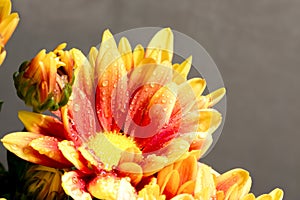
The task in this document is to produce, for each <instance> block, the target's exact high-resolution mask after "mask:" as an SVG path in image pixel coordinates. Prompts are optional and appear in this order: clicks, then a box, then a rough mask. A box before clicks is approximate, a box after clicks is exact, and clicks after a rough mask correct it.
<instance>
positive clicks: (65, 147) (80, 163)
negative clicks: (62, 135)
mask: <svg viewBox="0 0 300 200" xmlns="http://www.w3.org/2000/svg"><path fill="white" fill-rule="evenodd" d="M58 148H59V150H60V151H61V152H62V154H63V155H64V157H65V158H66V159H68V160H69V161H70V162H71V163H72V164H73V165H74V166H75V167H76V168H77V169H79V170H80V171H82V172H83V173H87V174H89V173H92V170H91V169H89V168H88V167H87V166H88V164H87V161H86V160H85V159H84V157H83V156H82V155H81V154H80V152H79V151H77V150H76V148H75V146H74V143H73V142H72V141H68V140H63V141H61V142H59V143H58Z"/></svg>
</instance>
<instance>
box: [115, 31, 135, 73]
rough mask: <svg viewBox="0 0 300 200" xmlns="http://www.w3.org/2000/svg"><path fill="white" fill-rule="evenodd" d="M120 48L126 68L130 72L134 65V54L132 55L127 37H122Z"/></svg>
mask: <svg viewBox="0 0 300 200" xmlns="http://www.w3.org/2000/svg"><path fill="white" fill-rule="evenodd" d="M118 49H119V52H120V54H121V56H122V59H123V61H124V64H125V67H126V70H127V71H128V72H129V71H130V70H131V68H132V67H133V58H132V57H133V56H132V50H131V46H130V43H129V41H128V39H127V38H125V37H122V38H121V40H120V42H119V46H118Z"/></svg>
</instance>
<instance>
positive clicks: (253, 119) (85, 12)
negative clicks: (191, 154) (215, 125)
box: [0, 0, 300, 199]
mask: <svg viewBox="0 0 300 200" xmlns="http://www.w3.org/2000/svg"><path fill="white" fill-rule="evenodd" d="M13 6H14V8H13V9H14V10H15V11H17V12H19V14H20V16H21V22H20V24H19V27H18V28H17V30H16V32H15V34H14V35H13V37H12V39H11V40H10V41H9V42H8V45H7V52H8V56H7V59H6V61H5V63H4V64H3V65H2V67H1V69H0V80H1V84H0V99H3V100H4V101H5V104H4V106H3V109H2V112H1V113H0V123H1V124H0V127H1V135H4V134H6V133H8V132H12V131H17V130H21V129H22V125H21V123H20V122H19V121H18V119H17V111H18V110H20V109H24V108H25V106H24V105H23V103H22V102H21V101H20V100H18V98H17V97H16V95H15V90H14V87H13V82H12V74H13V72H14V71H16V70H17V68H18V66H19V65H20V63H21V62H22V61H24V60H27V59H29V58H31V57H33V56H34V55H35V54H36V53H37V52H38V51H39V50H40V49H42V48H46V49H52V48H54V47H55V46H56V45H57V44H58V43H60V42H62V41H66V42H68V43H69V47H78V48H81V49H83V50H84V52H87V51H88V47H90V46H91V45H94V44H98V42H99V40H100V37H101V32H102V31H103V30H104V29H106V28H110V29H111V30H112V32H114V33H118V32H121V31H124V30H127V29H131V28H136V27H143V26H162V27H165V26H170V27H171V28H173V29H175V30H177V31H179V32H183V33H185V34H187V35H189V36H190V37H192V38H194V39H195V40H196V41H198V42H199V43H200V44H202V46H204V47H205V48H206V50H207V51H208V52H209V54H210V55H211V57H212V58H213V59H214V61H215V62H216V64H217V65H218V67H219V70H220V72H221V74H222V76H223V79H224V82H225V86H226V88H227V91H228V93H227V102H228V106H227V117H226V122H225V126H224V129H223V132H222V135H221V137H220V139H219V141H218V143H217V145H216V146H215V148H214V149H213V151H212V152H210V154H209V155H208V156H207V157H206V158H205V159H203V161H204V162H206V163H208V164H210V165H212V166H213V167H214V168H215V169H217V170H218V171H220V172H223V171H226V170H229V169H231V168H235V167H242V168H245V169H247V170H249V171H250V173H251V175H252V178H253V187H252V190H253V191H254V193H255V194H260V193H262V192H268V191H270V190H271V189H272V188H274V187H282V188H283V189H284V190H285V192H286V196H285V199H299V195H297V190H296V189H298V188H299V186H300V181H299V179H300V175H299V174H300V172H299V169H300V159H299V153H300V145H299V139H300V136H299V124H300V103H299V102H300V101H299V97H300V91H299V83H298V81H299V75H300V25H299V19H300V1H298V0H259V1H246V0H245V1H241V0H232V1H229V0H227V1H224V0H223V1H199V0H191V1H182V0H165V1H144V0H127V1H125V0H124V1H114V0H107V1H102V0H89V1H86V0H76V1H74V0H64V1H60V0H51V1H44V0H43V1H41V0H22V1H14V2H13ZM194 56H195V55H194ZM0 156H1V162H3V163H5V151H4V148H3V147H2V146H1V154H0ZM298 190H299V189H298Z"/></svg>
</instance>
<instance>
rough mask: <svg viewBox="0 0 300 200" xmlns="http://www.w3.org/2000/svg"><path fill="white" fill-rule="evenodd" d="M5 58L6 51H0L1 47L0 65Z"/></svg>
mask: <svg viewBox="0 0 300 200" xmlns="http://www.w3.org/2000/svg"><path fill="white" fill-rule="evenodd" d="M5 57H6V51H5V49H1V46H0V65H2V63H3V61H4V59H5Z"/></svg>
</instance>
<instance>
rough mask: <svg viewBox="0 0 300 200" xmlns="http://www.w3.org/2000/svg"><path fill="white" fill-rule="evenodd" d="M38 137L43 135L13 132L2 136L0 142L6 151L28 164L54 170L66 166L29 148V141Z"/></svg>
mask: <svg viewBox="0 0 300 200" xmlns="http://www.w3.org/2000/svg"><path fill="white" fill-rule="evenodd" d="M40 137H43V135H41V134H38V133H31V132H15V133H10V134H8V135H6V136H4V137H3V138H2V139H1V142H2V143H3V146H4V147H5V148H6V149H7V150H9V151H10V152H12V153H14V154H16V155H17V156H18V157H20V158H22V159H24V160H27V161H29V162H32V163H35V164H39V165H45V166H48V167H54V168H64V167H66V165H64V164H61V163H58V162H56V161H54V160H52V159H50V158H49V157H47V156H45V155H42V154H40V153H39V152H38V151H36V150H34V149H33V148H32V147H30V146H29V144H30V142H31V141H33V140H34V139H37V138H40Z"/></svg>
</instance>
